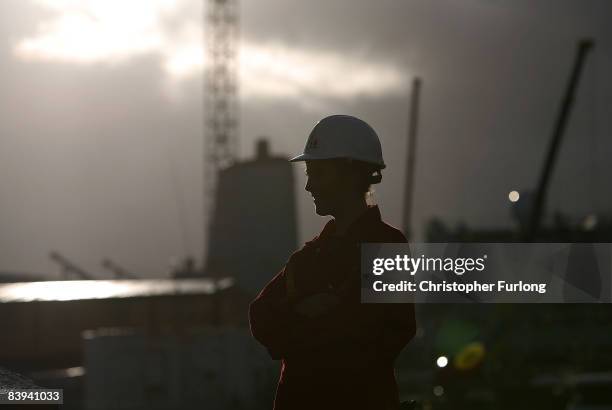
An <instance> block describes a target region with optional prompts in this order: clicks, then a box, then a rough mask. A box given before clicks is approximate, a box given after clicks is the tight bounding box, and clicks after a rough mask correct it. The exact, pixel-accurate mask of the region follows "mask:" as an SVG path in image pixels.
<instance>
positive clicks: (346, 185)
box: [304, 159, 359, 216]
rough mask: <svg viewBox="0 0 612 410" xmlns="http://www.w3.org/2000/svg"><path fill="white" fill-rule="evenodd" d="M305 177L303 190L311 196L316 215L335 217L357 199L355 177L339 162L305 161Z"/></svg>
mask: <svg viewBox="0 0 612 410" xmlns="http://www.w3.org/2000/svg"><path fill="white" fill-rule="evenodd" d="M306 175H307V176H308V182H307V183H306V187H305V188H304V189H305V190H306V191H308V192H310V194H311V195H312V197H313V199H314V204H315V211H316V213H317V214H318V215H321V216H326V215H332V216H336V215H337V213H338V211H339V210H341V209H343V208H344V207H345V206H346V204H347V202H350V201H354V200H358V199H359V194H358V192H357V191H356V189H355V182H356V181H355V177H354V175H353V174H352V173H351V172H350V169H349V168H348V167H347V166H345V165H344V164H342V163H341V161H340V160H335V159H322V160H316V161H306Z"/></svg>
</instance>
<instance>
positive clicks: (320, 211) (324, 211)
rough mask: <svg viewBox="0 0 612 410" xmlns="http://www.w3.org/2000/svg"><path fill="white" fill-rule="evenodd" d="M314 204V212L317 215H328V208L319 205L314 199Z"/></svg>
mask: <svg viewBox="0 0 612 410" xmlns="http://www.w3.org/2000/svg"><path fill="white" fill-rule="evenodd" d="M314 206H315V212H316V214H317V215H319V216H327V215H329V214H330V213H329V210H328V209H326V208H325V207H323V206H321V204H318V203H317V202H316V201H315V203H314Z"/></svg>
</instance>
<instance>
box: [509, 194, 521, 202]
mask: <svg viewBox="0 0 612 410" xmlns="http://www.w3.org/2000/svg"><path fill="white" fill-rule="evenodd" d="M520 197H521V196H520V195H519V193H518V191H511V192H510V193H509V194H508V199H509V200H510V202H516V201H518V200H519V198H520Z"/></svg>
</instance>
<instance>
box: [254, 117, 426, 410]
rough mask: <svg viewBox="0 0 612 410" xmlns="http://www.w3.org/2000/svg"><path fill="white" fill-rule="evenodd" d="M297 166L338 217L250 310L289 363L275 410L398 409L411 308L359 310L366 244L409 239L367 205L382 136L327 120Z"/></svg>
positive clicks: (350, 120)
mask: <svg viewBox="0 0 612 410" xmlns="http://www.w3.org/2000/svg"><path fill="white" fill-rule="evenodd" d="M292 161H306V172H307V175H308V182H307V184H306V188H305V189H306V191H308V192H310V194H311V195H312V196H313V198H314V204H315V208H316V212H317V214H319V215H321V216H326V215H331V216H333V219H332V220H330V221H329V222H328V223H327V224H326V225H325V227H324V228H323V231H322V232H321V233H320V234H319V235H318V236H317V237H315V238H314V239H313V240H311V241H309V242H307V243H306V244H305V245H304V247H302V249H300V250H298V251H296V252H295V253H294V254H293V255H292V256H291V257H290V258H289V261H288V262H287V264H286V266H285V267H284V268H283V269H282V270H281V271H280V272H279V273H278V274H277V275H276V276H275V277H274V278H273V279H272V281H271V282H270V283H268V284H267V285H266V286H265V288H264V289H263V290H262V291H261V293H260V294H259V295H258V296H257V298H256V299H255V300H254V301H253V302H252V303H251V306H250V311H249V316H250V324H251V331H252V333H253V336H254V337H255V338H256V339H257V340H258V341H259V342H261V343H262V344H263V345H264V346H265V347H266V348H267V349H268V351H269V352H270V355H271V356H272V358H274V359H281V360H282V369H281V376H280V381H279V384H278V388H277V391H276V398H275V401H274V409H275V410H299V409H309V410H314V409H317V410H325V409H363V410H366V409H367V410H387V409H397V408H399V399H398V391H397V384H396V381H395V375H394V369H393V363H394V361H395V359H396V357H397V356H398V354H399V353H400V351H401V350H402V348H403V347H404V346H405V345H406V344H407V343H408V341H409V340H410V339H411V338H412V337H413V335H414V333H415V319H414V305H413V304H361V303H360V291H361V281H360V279H361V278H360V275H361V270H360V262H361V261H360V244H361V243H365V242H379V243H384V242H396V243H397V242H406V238H405V237H404V235H403V234H402V233H401V232H400V231H399V230H397V229H395V228H394V227H392V226H390V225H388V224H386V223H384V222H383V221H382V220H381V216H380V211H379V209H378V207H377V206H368V204H367V201H366V197H367V195H368V193H369V190H370V185H371V184H375V183H379V182H380V181H381V179H382V175H381V173H380V170H381V169H382V168H384V167H385V165H384V162H383V158H382V150H381V146H380V141H379V139H378V136H377V135H376V132H375V131H374V130H373V129H372V128H371V127H370V126H369V125H368V124H367V123H365V122H364V121H362V120H360V119H357V118H355V117H350V116H345V115H334V116H331V117H327V118H325V119H323V120H321V121H320V122H319V123H318V124H317V125H316V126H315V128H314V129H313V131H312V132H311V134H310V136H309V138H308V141H307V143H306V148H305V149H304V153H303V154H302V155H299V156H297V157H295V158H293V159H292Z"/></svg>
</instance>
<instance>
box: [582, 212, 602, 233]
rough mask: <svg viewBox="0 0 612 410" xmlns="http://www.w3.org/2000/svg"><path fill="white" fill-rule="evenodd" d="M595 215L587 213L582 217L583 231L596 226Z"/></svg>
mask: <svg viewBox="0 0 612 410" xmlns="http://www.w3.org/2000/svg"><path fill="white" fill-rule="evenodd" d="M597 222H598V221H597V215H595V214H590V215H587V217H586V218H584V221H582V228H583V229H584V230H585V231H592V230H593V229H595V228H596V227H597Z"/></svg>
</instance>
